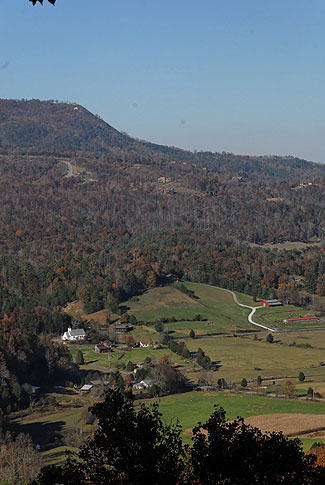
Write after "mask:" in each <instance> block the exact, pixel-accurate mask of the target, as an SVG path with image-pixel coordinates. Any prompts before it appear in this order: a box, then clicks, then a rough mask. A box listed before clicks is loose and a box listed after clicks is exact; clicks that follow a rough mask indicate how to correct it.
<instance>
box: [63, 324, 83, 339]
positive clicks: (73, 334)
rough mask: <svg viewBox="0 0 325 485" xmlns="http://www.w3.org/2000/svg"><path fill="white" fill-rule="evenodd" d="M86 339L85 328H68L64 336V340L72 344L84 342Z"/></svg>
mask: <svg viewBox="0 0 325 485" xmlns="http://www.w3.org/2000/svg"><path fill="white" fill-rule="evenodd" d="M85 337H86V332H85V331H84V329H83V328H74V329H72V328H70V327H69V328H68V330H67V331H66V332H64V334H63V335H62V337H61V339H62V340H69V341H70V342H76V341H78V340H84V338H85Z"/></svg>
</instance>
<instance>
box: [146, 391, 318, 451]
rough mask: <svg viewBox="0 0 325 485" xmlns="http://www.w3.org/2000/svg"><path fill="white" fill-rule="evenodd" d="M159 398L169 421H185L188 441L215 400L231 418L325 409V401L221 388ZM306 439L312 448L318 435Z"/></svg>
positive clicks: (161, 407) (162, 410)
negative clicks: (190, 432)
mask: <svg viewBox="0 0 325 485" xmlns="http://www.w3.org/2000/svg"><path fill="white" fill-rule="evenodd" d="M146 402H148V401H146ZM159 402H160V411H161V412H162V414H163V416H164V418H165V419H166V421H167V422H168V423H175V422H176V421H177V420H178V421H179V422H180V424H181V425H182V428H183V439H184V441H185V442H190V435H189V434H188V433H186V431H187V430H190V429H192V428H193V427H194V426H195V425H196V424H197V423H198V422H202V423H203V422H205V421H206V420H207V419H208V417H209V416H210V414H211V413H212V412H213V409H214V405H215V404H218V405H220V406H222V407H223V408H224V409H225V411H226V414H227V419H229V420H232V419H235V418H237V417H238V416H240V417H243V418H248V417H251V416H259V415H263V414H274V413H277V414H280V413H281V414H282V413H284V414H305V415H322V414H324V411H325V405H324V404H323V403H318V402H306V401H298V400H295V399H294V400H293V399H280V398H270V397H262V396H255V395H249V394H230V393H222V392H214V393H201V392H196V391H193V392H189V393H186V394H177V395H173V396H166V397H164V398H161V399H160V401H159ZM304 441H305V443H306V448H307V447H308V448H310V446H311V444H312V443H313V442H314V441H318V439H312V438H309V439H307V438H306V439H304Z"/></svg>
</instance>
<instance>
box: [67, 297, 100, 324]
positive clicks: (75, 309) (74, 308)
mask: <svg viewBox="0 0 325 485" xmlns="http://www.w3.org/2000/svg"><path fill="white" fill-rule="evenodd" d="M63 311H64V312H65V313H68V315H71V316H72V317H77V316H80V317H81V318H83V319H85V320H87V321H88V322H89V321H90V320H94V322H97V323H99V324H100V325H105V322H106V315H107V310H100V311H99V312H95V313H89V314H86V313H84V311H83V309H82V302H81V301H80V300H76V301H73V302H71V303H69V304H68V305H67V306H66V307H65V308H63Z"/></svg>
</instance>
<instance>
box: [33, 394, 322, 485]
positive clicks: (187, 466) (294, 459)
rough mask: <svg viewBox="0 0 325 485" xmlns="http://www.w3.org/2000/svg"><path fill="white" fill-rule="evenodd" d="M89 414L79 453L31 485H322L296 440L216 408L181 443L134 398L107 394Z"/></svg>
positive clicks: (174, 428) (176, 430) (175, 430)
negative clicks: (89, 432) (89, 431)
mask: <svg viewBox="0 0 325 485" xmlns="http://www.w3.org/2000/svg"><path fill="white" fill-rule="evenodd" d="M90 411H91V412H92V413H93V414H94V416H96V418H97V420H98V428H97V430H96V431H95V433H94V435H93V436H91V437H90V438H88V440H87V441H86V442H85V444H84V445H83V446H81V448H80V451H79V452H78V453H76V454H74V453H70V454H69V456H68V458H67V461H66V462H65V463H64V464H63V465H61V466H53V465H52V466H49V467H46V468H44V469H43V470H42V471H41V473H40V475H39V477H38V479H37V480H36V481H35V482H34V485H50V484H58V483H69V484H71V485H74V484H75V485H77V484H80V483H92V484H96V485H99V484H104V483H105V484H130V485H131V484H132V485H138V484H139V485H140V484H143V483H150V484H157V485H160V484H161V485H163V484H164V485H165V484H167V483H168V484H169V485H173V484H174V485H177V484H178V485H181V484H188V485H190V484H216V483H218V484H250V485H251V484H259V485H261V484H271V483H272V484H279V483H286V484H295V485H297V484H304V485H306V484H321V483H324V480H325V468H324V467H321V466H316V465H315V459H316V457H315V456H314V455H306V454H305V453H304V452H303V451H302V448H301V443H300V441H299V440H298V439H293V440H290V439H288V438H286V437H285V436H283V434H282V433H267V434H263V433H262V432H261V431H260V430H259V429H258V428H254V427H252V426H250V425H246V424H245V423H244V420H243V419H237V420H235V421H233V422H227V421H226V416H225V412H224V410H223V409H222V408H220V407H218V406H216V408H215V410H214V412H213V413H212V415H211V416H210V418H209V419H208V421H207V422H206V423H205V424H203V425H201V423H199V424H198V426H197V427H196V428H194V429H193V438H192V445H191V446H186V445H185V446H184V445H183V443H182V439H181V431H182V430H181V427H180V426H179V425H177V424H175V425H168V424H165V423H164V422H163V420H162V417H161V414H160V413H159V410H158V405H157V404H154V405H153V406H152V407H150V408H148V407H146V406H144V405H141V406H140V407H139V408H138V409H137V410H136V409H135V408H134V404H133V401H132V400H131V399H130V398H129V397H125V396H123V395H122V394H121V392H120V391H118V390H110V391H109V392H108V393H107V395H106V398H105V401H104V402H102V403H98V404H95V405H94V406H92V407H91V408H90Z"/></svg>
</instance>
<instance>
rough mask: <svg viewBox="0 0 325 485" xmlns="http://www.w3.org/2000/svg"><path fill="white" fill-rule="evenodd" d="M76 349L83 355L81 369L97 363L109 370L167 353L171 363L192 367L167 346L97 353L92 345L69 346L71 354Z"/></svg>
mask: <svg viewBox="0 0 325 485" xmlns="http://www.w3.org/2000/svg"><path fill="white" fill-rule="evenodd" d="M77 349H79V350H81V351H82V353H83V355H84V359H85V365H83V366H81V368H82V369H89V367H92V368H94V369H95V368H96V367H95V366H96V365H99V366H101V367H105V368H106V369H107V370H109V368H111V369H113V368H116V367H117V366H118V365H124V366H126V365H127V363H128V362H129V361H132V362H137V361H141V362H143V361H144V360H145V359H146V357H150V358H151V359H152V360H156V361H159V360H160V359H161V357H162V356H163V355H168V357H169V358H170V361H171V363H172V364H176V363H178V364H179V365H180V368H184V370H186V369H191V368H192V367H193V364H192V362H190V361H189V360H185V359H183V358H182V357H180V356H179V355H177V354H175V353H174V352H172V351H171V350H169V349H168V348H165V349H157V350H155V349H150V348H149V347H148V348H142V347H136V348H134V349H130V350H125V351H123V350H120V349H118V348H114V349H113V352H112V353H111V354H98V353H97V352H95V351H94V350H93V346H83V345H81V346H73V347H70V352H71V354H72V355H73V356H75V354H76V352H77ZM109 355H110V357H109ZM108 362H109V367H108ZM98 370H100V369H98Z"/></svg>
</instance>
